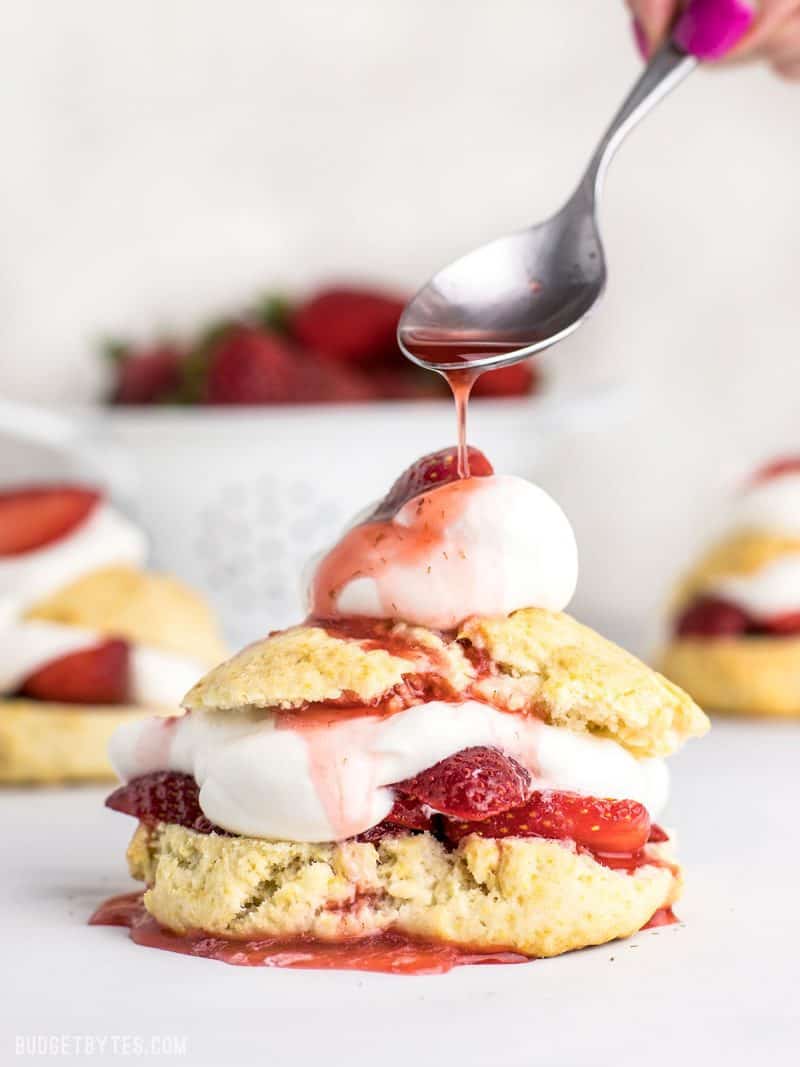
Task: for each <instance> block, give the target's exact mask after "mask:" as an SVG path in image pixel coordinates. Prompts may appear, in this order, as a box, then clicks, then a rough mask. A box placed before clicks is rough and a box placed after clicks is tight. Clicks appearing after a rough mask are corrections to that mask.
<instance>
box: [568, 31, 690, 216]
mask: <svg viewBox="0 0 800 1067" xmlns="http://www.w3.org/2000/svg"><path fill="white" fill-rule="evenodd" d="M696 66H697V59H696V58H695V57H694V56H693V55H689V54H688V53H686V52H684V50H683V49H682V48H680V47H679V46H678V45H676V44H675V43H674V42H673V41H669V40H668V41H667V42H666V43H665V44H664V45H662V46H661V48H660V49H659V50H658V51H657V52H656V53H655V55H654V56H653V58H652V59H651V60H650V62H649V63H648V64H647V66H646V67H645V68H644V70H643V71H642V73H641V75H640V76H639V79H638V81H637V82H636V84H635V85H634V87H633V88H632V89H631V91H630V93H629V94H628V97H627V99H626V100H625V102H624V103H623V105H622V107H621V108H620V109H619V111H618V112H617V114H616V115H615V116H614V119H613V120H612V122H611V125H610V126H609V127H608V129H607V130H606V132H605V134H604V135H603V138H602V140H601V141H600V144H599V145H598V146H597V148H596V150H595V153H594V155H593V156H592V158H591V160H590V161H589V166H588V167H587V168H586V173H585V174H584V176H583V178H582V179H581V184H580V191H582V192H583V193H588V194H589V196H590V197H591V199H592V200H594V199H596V198H597V197H599V195H600V191H601V189H602V187H603V180H604V178H605V175H606V170H607V169H608V165H609V163H610V162H611V159H612V157H613V155H614V153H615V152H616V150H617V149H618V148H619V146H620V145H621V144H622V142H623V140H624V139H625V137H626V136H627V134H628V133H629V132H630V131H631V130H632V129H633V127H634V126H636V125H637V123H638V122H639V121H640V120H641V119H643V118H644V116H645V115H646V114H647V113H648V112H649V111H650V109H651V108H653V107H655V105H656V104H657V103H658V102H659V101H660V100H663V99H664V97H665V96H666V95H667V94H668V93H669V92H671V91H672V90H673V89H674V88H675V86H676V85H678V84H680V82H682V81H683V79H684V78H685V77H686V76H687V74H690V73H691V72H692V71H693V70H694V68H695V67H696Z"/></svg>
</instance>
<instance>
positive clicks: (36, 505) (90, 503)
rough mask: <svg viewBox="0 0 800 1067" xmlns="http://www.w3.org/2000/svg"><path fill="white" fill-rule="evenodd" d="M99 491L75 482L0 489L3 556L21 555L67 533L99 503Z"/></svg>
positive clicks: (1, 551)
mask: <svg viewBox="0 0 800 1067" xmlns="http://www.w3.org/2000/svg"><path fill="white" fill-rule="evenodd" d="M99 500H100V494H99V493H97V492H95V491H94V490H93V489H82V488H80V487H78V486H74V485H43V486H36V487H35V488H22V489H6V490H4V491H2V492H0V556H19V555H21V554H22V553H23V552H30V551H32V550H33V549H34V548H41V547H42V546H43V545H48V544H50V543H51V542H53V541H58V539H59V538H61V537H65V536H66V535H67V534H68V533H69V532H70V531H71V530H74V529H75V527H76V526H80V524H81V523H82V522H84V521H85V520H86V519H87V518H88V517H89V515H90V513H91V512H92V510H93V509H94V508H95V507H96V506H97V503H98V501H99Z"/></svg>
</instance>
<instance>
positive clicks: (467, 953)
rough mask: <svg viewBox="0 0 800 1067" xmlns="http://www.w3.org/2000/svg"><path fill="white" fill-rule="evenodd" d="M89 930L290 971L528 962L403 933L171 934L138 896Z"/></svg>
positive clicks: (119, 901)
mask: <svg viewBox="0 0 800 1067" xmlns="http://www.w3.org/2000/svg"><path fill="white" fill-rule="evenodd" d="M89 923H90V925H92V926H127V927H128V929H129V931H130V936H131V938H132V939H133V940H134V941H135V942H136V944H137V945H147V946H148V947H149V948H162V949H166V950H167V951H168V952H180V953H182V954H184V955H187V956H202V957H204V958H205V959H212V960H221V961H222V962H223V963H233V964H236V965H237V966H239V967H293V968H305V969H309V968H310V969H314V970H337V971H379V972H382V973H384V974H417V975H422V974H445V973H446V972H447V971H450V970H452V969H453V968H454V967H462V966H464V965H465V964H477V963H527V962H528V957H527V956H523V955H521V954H520V953H518V952H505V951H503V950H502V949H498V950H497V951H494V952H486V951H482V950H480V951H474V952H473V951H471V950H470V949H467V948H463V947H461V946H459V945H451V944H448V943H447V942H425V941H417V940H415V939H413V938H410V937H407V936H406V935H405V934H399V933H394V932H392V933H386V934H377V935H374V936H372V937H367V938H364V939H362V940H359V941H333V942H331V941H319V940H314V939H312V938H296V939H294V940H292V941H282V940H278V939H277V938H260V939H258V940H237V939H234V938H225V937H216V936H211V935H208V934H203V933H196V934H186V935H180V934H173V933H171V932H170V931H169V930H164V929H163V928H162V927H161V926H159V924H158V923H157V922H156V921H155V919H154V918H153V917H152V916H151V915H149V914H148V913H147V911H146V910H145V907H144V904H143V903H142V894H141V893H126V894H124V895H123V896H118V897H111V899H110V900H107V901H105V902H104V903H103V904H101V905H100V907H99V908H98V909H97V911H96V912H95V913H94V915H92V917H91V919H90V920H89Z"/></svg>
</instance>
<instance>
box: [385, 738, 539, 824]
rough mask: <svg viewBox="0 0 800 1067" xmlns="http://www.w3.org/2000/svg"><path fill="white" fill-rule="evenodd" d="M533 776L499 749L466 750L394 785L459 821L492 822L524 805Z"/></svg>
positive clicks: (395, 788) (401, 792) (406, 793)
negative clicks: (493, 816)
mask: <svg viewBox="0 0 800 1067" xmlns="http://www.w3.org/2000/svg"><path fill="white" fill-rule="evenodd" d="M530 783H531V776H530V774H529V773H528V771H527V770H526V769H525V768H524V767H523V766H521V765H520V764H519V763H517V761H516V760H515V759H512V758H511V757H510V756H506V755H504V754H503V753H502V752H500V751H499V750H498V749H496V748H482V747H477V746H476V747H475V748H465V749H464V750H463V751H462V752H457V753H456V754H455V755H454V756H449V757H448V758H447V759H443V760H441V761H440V762H439V763H435V764H434V765H433V767H429V768H428V769H427V770H425V771H422V772H421V773H420V774H416V775H414V777H413V778H406V779H405V780H404V781H402V782H396V783H395V784H394V787H393V788H394V790H395V792H396V793H398V794H399V795H401V796H406V797H411V798H412V799H413V800H416V801H418V802H419V803H420V804H427V805H428V806H429V807H431V808H433V809H434V811H437V812H441V813H442V814H443V815H450V816H452V817H453V818H456V819H488V818H490V817H491V816H492V815H497V814H499V813H500V812H503V811H508V809H509V808H515V807H517V806H518V805H520V804H522V802H523V801H524V800H525V797H526V796H527V795H528V791H529V789H530Z"/></svg>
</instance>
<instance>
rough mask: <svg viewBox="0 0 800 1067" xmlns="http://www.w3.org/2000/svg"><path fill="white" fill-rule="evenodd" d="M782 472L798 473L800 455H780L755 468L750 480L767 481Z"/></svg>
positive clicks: (799, 470)
mask: <svg viewBox="0 0 800 1067" xmlns="http://www.w3.org/2000/svg"><path fill="white" fill-rule="evenodd" d="M783 474H800V456H781V457H780V458H779V459H774V460H773V461H772V462H771V463H767V464H765V465H764V466H763V467H761V468H760V469H759V470H757V471H756V473H755V474H754V475H753V478H752V481H753V482H755V483H758V482H768V481H770V480H771V479H772V478H780V477H781V475H783Z"/></svg>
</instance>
